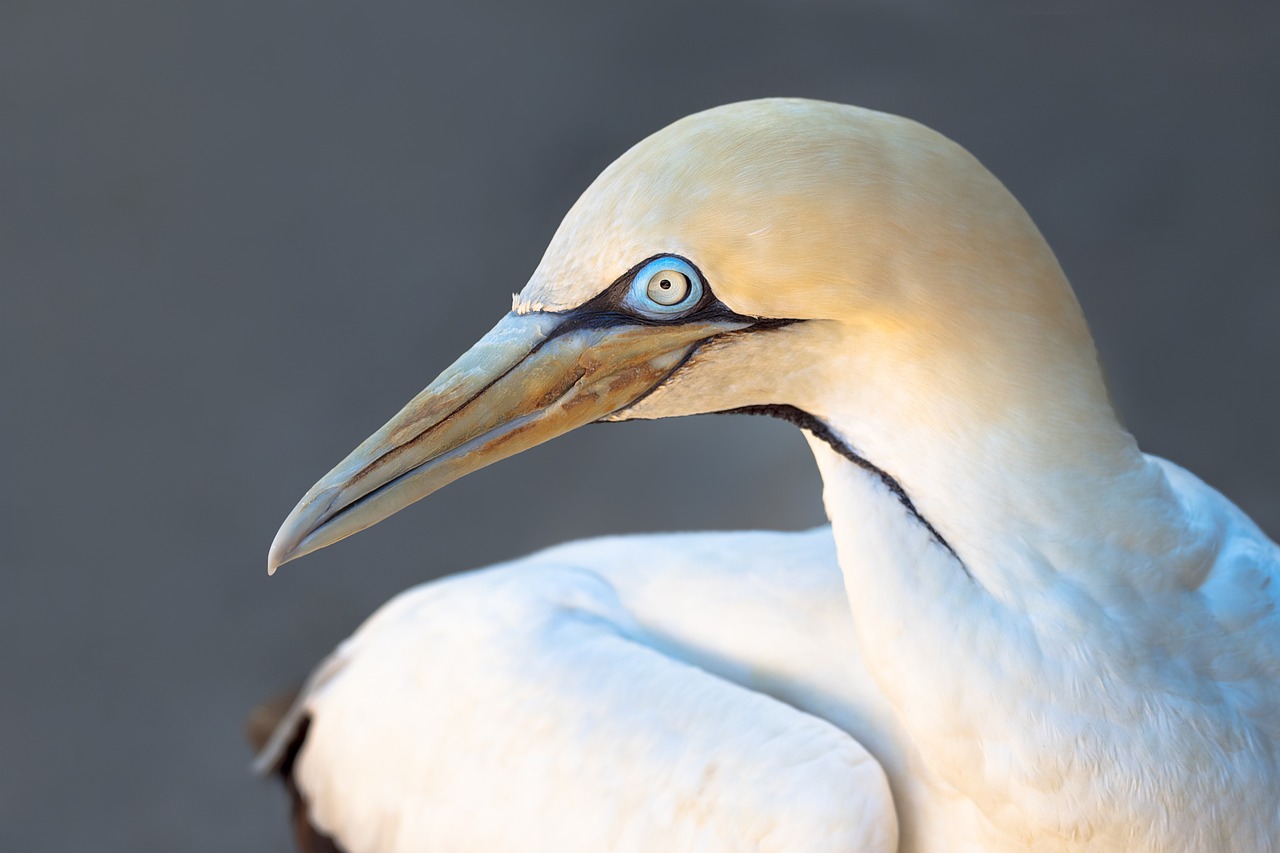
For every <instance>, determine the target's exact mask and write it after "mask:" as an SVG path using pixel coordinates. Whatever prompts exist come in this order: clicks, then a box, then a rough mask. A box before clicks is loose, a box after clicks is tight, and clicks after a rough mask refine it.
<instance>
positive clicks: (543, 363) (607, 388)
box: [267, 313, 749, 574]
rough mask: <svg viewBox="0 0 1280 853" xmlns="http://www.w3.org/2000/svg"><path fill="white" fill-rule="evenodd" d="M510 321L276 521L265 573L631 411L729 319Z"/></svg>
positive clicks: (733, 323)
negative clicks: (468, 478)
mask: <svg viewBox="0 0 1280 853" xmlns="http://www.w3.org/2000/svg"><path fill="white" fill-rule="evenodd" d="M567 322H568V320H567V318H566V317H565V316H564V315H552V314H543V313H533V314H526V315H517V314H508V315H507V316H506V317H504V318H503V319H502V321H501V322H499V323H498V325H496V326H494V327H493V329H492V330H491V331H490V332H489V333H488V334H487V335H485V336H484V337H483V338H481V339H480V341H479V342H478V343H476V345H475V346H473V347H472V348H471V349H470V350H468V351H467V352H466V353H465V354H464V355H463V356H462V357H461V358H460V359H458V360H457V361H456V362H454V364H453V365H452V366H451V367H449V368H448V369H447V370H445V372H444V373H442V374H440V376H439V377H438V378H437V379H436V380H435V381H434V382H432V383H431V384H430V385H429V386H428V387H427V388H426V390H424V391H423V392H422V393H421V394H419V395H418V396H416V397H414V398H413V399H412V400H410V401H409V404H408V405H406V406H405V407H404V408H403V409H401V410H400V413H399V414H397V415H396V416H395V417H394V418H392V419H391V420H390V421H388V422H387V423H386V425H385V426H383V427H382V429H380V430H378V431H377V432H375V433H374V434H373V435H371V436H369V438H367V439H366V440H365V441H364V442H363V443H362V444H361V445H360V446H359V447H357V448H356V449H355V450H354V451H352V452H351V455H349V456H348V457H347V458H346V459H344V460H342V462H340V463H339V464H338V466H337V467H336V468H334V469H333V470H332V471H330V472H329V473H328V474H326V475H325V477H324V479H322V480H321V481H320V482H318V483H316V484H315V485H314V486H312V487H311V490H310V491H309V492H307V494H306V495H305V496H304V497H303V498H302V500H301V501H300V502H299V503H298V505H297V506H296V507H294V509H293V512H291V513H289V517H288V518H287V519H285V522H284V524H283V525H282V526H281V527H280V531H279V532H278V533H277V534H276V538H275V541H274V542H272V543H271V553H270V554H269V556H268V557H267V571H268V573H272V574H274V573H275V570H276V569H277V568H278V567H279V566H281V565H283V564H284V563H287V562H289V561H290V560H296V559H297V558H298V557H301V556H303V555H304V554H309V553H310V552H312V551H315V550H318V549H320V548H324V547H325V546H327V545H332V544H333V543H334V542H337V541H338V540H339V539H344V538H346V537H347V536H350V535H351V534H353V533H358V532H359V531H361V530H364V529H365V528H366V527H371V526H372V525H374V524H377V523H378V522H379V521H382V520H383V519H384V518H387V517H388V516H390V515H392V514H393V513H396V512H398V511H400V510H402V509H404V508H405V507H406V506H408V505H409V504H411V503H413V502H414V501H417V500H420V499H422V498H424V497H426V496H427V495H429V494H431V493H432V492H434V491H436V490H437V489H439V488H441V487H443V486H445V485H447V484H449V483H451V482H453V481H454V480H456V479H458V478H459V477H462V476H464V475H466V474H468V473H470V472H472V471H475V470H477V469H479V468H483V467H484V466H486V465H488V464H490V463H492V462H497V461H498V460H499V459H505V458H506V457H508V456H513V455H515V454H516V453H519V452H520V451H522V450H527V449H528V448H530V447H533V446H534V445H537V444H541V443H542V442H544V441H546V440H548V439H551V438H554V437H555V436H557V435H560V434H561V433H565V432H568V431H569V430H571V429H575V428H576V427H579V426H582V425H583V424H587V423H591V422H592V421H597V420H600V419H601V418H603V417H606V416H608V415H610V414H613V413H614V412H617V411H618V410H620V409H623V408H626V407H627V406H629V405H631V404H632V403H634V402H635V401H636V400H638V399H639V398H640V397H642V396H644V395H645V394H646V393H648V392H649V391H650V390H652V389H653V388H655V387H657V386H658V385H659V384H661V383H662V382H663V381H664V380H665V379H666V378H667V377H668V376H670V375H671V374H672V373H673V372H675V370H677V369H678V368H679V367H680V365H681V364H683V363H684V361H685V360H686V359H687V358H688V356H689V354H690V353H691V352H692V351H693V350H694V349H695V348H696V347H697V346H698V345H699V343H701V342H702V341H704V340H706V339H708V338H711V337H714V336H716V335H718V334H722V333H724V332H730V331H734V330H737V329H742V328H746V326H747V325H749V324H748V323H746V322H741V321H738V320H709V321H705V322H688V323H681V324H675V325H667V326H649V325H612V326H604V327H592V326H591V325H590V324H583V325H580V326H577V327H574V328H570V329H569V330H568V331H560V332H559V333H558V332H557V330H561V329H565V328H569V327H568V326H566V323H567Z"/></svg>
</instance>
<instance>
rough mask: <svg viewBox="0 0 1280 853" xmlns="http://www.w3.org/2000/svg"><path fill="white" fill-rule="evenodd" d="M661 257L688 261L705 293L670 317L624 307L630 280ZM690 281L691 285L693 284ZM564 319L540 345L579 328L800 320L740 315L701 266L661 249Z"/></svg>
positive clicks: (773, 325) (776, 324) (757, 326)
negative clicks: (720, 295)
mask: <svg viewBox="0 0 1280 853" xmlns="http://www.w3.org/2000/svg"><path fill="white" fill-rule="evenodd" d="M659 258H676V259H678V260H680V261H683V262H684V263H686V264H688V265H689V266H690V267H691V268H692V269H693V271H694V273H695V274H696V275H697V276H698V279H699V280H700V281H701V282H702V296H701V297H700V298H699V299H698V302H697V304H696V305H694V306H693V307H692V308H691V309H689V310H688V311H686V312H684V313H681V314H675V315H672V316H669V317H661V316H660V317H650V316H647V315H645V314H639V313H636V312H635V311H632V310H629V309H628V308H626V307H625V305H624V303H623V300H624V299H625V298H626V296H627V293H628V292H629V291H630V290H631V282H632V281H633V280H634V279H635V277H636V275H637V274H638V273H639V272H640V270H641V269H643V268H644V267H646V266H648V265H649V264H651V263H653V262H654V261H656V260H658V259H659ZM692 284H693V283H692V282H690V286H692ZM564 318H565V320H564V322H563V323H561V324H560V325H559V326H557V327H556V328H555V329H554V330H552V332H551V333H550V334H549V335H548V336H547V337H546V338H545V339H544V340H543V341H542V344H539V347H541V346H542V345H543V344H545V343H546V342H547V341H549V340H551V339H553V338H558V337H559V336H561V335H565V334H568V333H569V332H574V331H577V330H578V329H607V328H609V327H611V326H628V325H630V326H675V325H679V324H681V323H702V322H715V321H724V322H737V323H750V324H752V325H751V327H750V328H749V329H744V330H743V331H755V330H764V329H777V328H781V327H782V326H789V325H791V324H792V323H798V322H800V321H799V320H792V319H775V318H772V317H750V316H747V315H745V314H739V313H737V312H736V311H734V310H732V309H731V308H729V306H728V305H725V304H724V303H723V302H721V301H720V300H719V299H717V298H716V295H715V294H714V293H712V291H711V285H710V283H708V281H707V278H706V276H704V275H703V274H702V270H700V269H699V268H698V265H697V264H695V263H694V262H693V261H691V260H689V259H688V258H686V257H683V256H681V255H677V254H675V253H674V252H659V253H658V254H656V255H653V256H651V257H648V258H645V259H644V260H643V261H641V262H640V263H638V264H636V265H635V266H633V267H632V268H631V269H629V270H627V271H626V272H624V273H623V274H622V275H620V276H618V278H616V279H615V280H614V281H613V283H612V284H610V285H609V286H608V287H606V288H605V289H604V291H602V292H601V293H600V294H598V295H597V296H595V297H593V298H591V299H590V300H588V301H586V302H584V303H583V304H582V305H580V306H578V307H577V308H574V309H572V310H570V311H566V312H564Z"/></svg>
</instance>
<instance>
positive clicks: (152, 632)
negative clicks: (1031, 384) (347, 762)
mask: <svg viewBox="0 0 1280 853" xmlns="http://www.w3.org/2000/svg"><path fill="white" fill-rule="evenodd" d="M940 5H941V4H940ZM1184 5H1185V4H1184ZM1271 8H1272V9H1274V8H1275V7H1274V5H1273V6H1271ZM1214 9H1217V11H1213V10H1214ZM1049 11H1050V12H1052V13H1043V14H1039V13H1029V12H1004V13H1000V14H992V15H982V16H971V17H968V18H958V17H946V16H943V15H939V14H935V13H934V12H933V10H932V8H931V4H929V3H925V2H908V3H890V2H882V3H853V2H844V3H837V2H785V0H747V2H711V3H681V2H665V0H664V1H663V2H652V3H648V4H645V5H643V6H632V7H630V8H623V7H620V6H608V7H607V8H606V4H599V3H586V2H583V3H560V4H555V5H548V4H533V3H517V2H512V3H506V4H497V3H487V2H478V3H471V4H452V5H445V4H436V3H426V2H419V3H411V4H409V3H406V4H399V3H394V4H385V5H377V6H376V7H375V6H374V5H372V4H355V3H322V2H217V3H205V4H193V3H182V2H165V3H148V2H115V3H101V2H36V0H29V2H20V1H19V0H9V2H7V3H5V4H4V5H3V6H2V7H0V288H2V289H0V299H2V302H0V379H2V384H0V390H2V391H3V400H4V402H3V406H2V408H0V429H2V434H0V439H3V444H2V447H3V456H2V457H0V459H2V460H3V462H2V465H3V468H2V471H0V476H2V481H0V482H2V483H3V486H4V488H3V489H2V490H0V528H2V534H3V535H2V537H0V549H2V552H0V553H2V560H3V564H2V565H0V678H2V681H0V849H3V850H6V851H17V850H55V851H61V850H68V851H69V850H96V851H151V850H154V851H225V850H272V851H284V850H286V849H287V847H288V841H287V835H286V828H285V818H284V810H283V797H282V796H280V794H279V792H278V791H276V790H275V788H274V786H270V785H267V784H265V783H262V782H260V781H259V780H256V779H254V778H253V777H251V776H250V775H249V770H248V764H249V753H248V750H247V748H246V747H245V745H244V743H243V741H242V737H241V724H242V721H243V719H244V715H245V713H246V711H247V710H248V709H249V707H250V706H251V705H252V704H253V703H254V702H255V701H257V700H259V699H261V698H264V697H266V696H268V695H270V694H272V693H274V692H276V691H278V690H280V689H281V688H284V687H287V686H289V685H291V684H293V683H296V682H297V681H299V680H300V679H301V678H302V677H303V675H304V674H305V673H306V672H307V670H308V668H309V667H310V666H311V664H313V663H314V662H315V661H316V660H317V659H318V658H319V657H321V656H322V655H323V654H325V653H326V652H327V651H328V650H329V649H330V648H331V647H332V646H333V645H334V644H335V643H336V642H338V641H339V640H340V639H341V638H342V637H343V636H345V635H346V634H347V633H348V632H349V631H351V630H352V629H353V628H354V627H355V626H356V624H357V623H358V622H359V621H360V620H361V619H362V618H364V617H365V616H366V615H367V614H368V613H370V612H371V611H372V610H373V609H374V608H375V607H376V606H377V605H378V604H379V603H381V602H382V601H384V600H385V599H387V598H388V597H389V596H391V595H392V594H394V593H395V592H396V591H398V590H400V589H402V588H404V587H406V586H408V585H411V584H414V583H416V582H419V581H422V580H426V579H429V578H432V577H436V576H438V575H440V574H442V573H447V572H453V571H457V570H461V569H466V568H470V567H474V566H477V565H481V564H484V563H486V562H490V561H494V560H500V559H503V558H507V557H511V556H514V555H518V554H520V553H522V552H526V551H528V550H530V549H534V548H538V547H540V546H543V545H547V544H550V543H554V542H557V541H561V540H564V539H566V538H570V537H580V536H586V535H591V534H598V533H605V532H615V531H633V530H663V529H675V528H733V527H753V526H767V527H779V528H798V527H803V526H807V525H812V524H816V523H819V522H820V521H821V520H822V509H821V504H820V501H819V483H818V479H817V476H816V474H815V472H814V469H813V466H812V463H811V461H810V459H809V458H808V453H807V450H806V448H805V447H804V445H803V442H802V440H801V438H800V436H799V434H798V433H796V432H794V431H793V430H792V429H791V428H790V427H788V426H787V425H785V424H782V423H781V422H770V421H765V420H761V419H749V418H702V419H693V420H686V421H682V422H666V423H657V424H635V425H621V426H601V427H592V428H588V429H586V430H583V431H580V432H578V433H576V434H574V435H572V436H570V437H567V438H564V439H560V440H558V441H556V442H553V443H552V444H550V445H547V446H544V447H542V448H539V449H537V450H534V451H531V452H529V453H527V454H525V455H523V456H520V457H518V458H516V459H513V460H511V461H508V462H504V463H502V464H501V465H498V466H496V467H494V468H490V469H487V470H485V471H482V472H480V473H478V474H476V475H474V476H472V477H470V478H468V479H466V480H465V481H463V482H461V483H459V484H457V485H454V486H451V487H450V488H449V489H448V490H447V491H446V492H444V493H442V494H440V495H438V496H436V497H434V498H432V499H430V500H428V501H425V502H424V503H422V504H420V505H418V506H416V507H414V508H413V509H411V510H409V511H406V512H404V513H402V514H401V515H399V516H397V517H396V518H394V519H393V520H391V521H389V522H387V523H385V524H383V525H380V526H379V527H377V528H376V529H374V530H372V531H369V532H367V533H365V534H363V535H361V536H358V537H356V538H354V539H351V540H348V541H347V542H344V543H342V544H340V545H338V546H335V547H333V548H330V549H328V550H326V551H323V552H321V553H318V554H316V555H314V556H310V557H308V558H306V559H305V560H303V561H301V562H299V563H296V564H292V565H289V566H288V567H286V568H285V569H284V570H283V571H282V572H281V573H280V574H279V575H278V576H277V577H275V578H272V579H270V580H268V578H267V576H266V573H265V558H266V552H267V546H268V544H269V543H270V541H271V537H272V534H273V533H274V531H275V529H276V527H277V525H278V524H279V523H280V522H281V521H282V520H283V518H284V516H285V514H286V513H287V512H288V511H289V509H290V508H291V507H292V506H293V504H294V502H295V501H296V500H297V499H298V498H299V497H300V496H301V495H302V493H303V491H304V490H305V489H306V488H307V487H309V486H310V485H311V483H312V482H313V481H315V480H316V479H317V478H318V477H319V476H320V475H321V474H322V473H324V472H325V471H327V470H328V468H329V467H330V466H331V465H332V464H334V463H335V462H336V461H337V460H338V459H340V458H341V457H342V456H343V455H345V454H346V453H347V451H348V450H350V449H351V448H352V447H353V446H354V445H355V444H356V443H357V442H358V441H360V440H361V439H362V438H364V437H365V435H366V434H367V433H369V432H370V431H371V430H372V429H373V428H375V427H376V426H378V425H379V424H381V423H382V422H383V420H384V419H385V418H386V417H387V416H389V415H390V414H391V413H393V412H394V411H395V410H396V409H397V408H398V407H399V406H400V405H401V403H403V402H404V401H405V400H406V399H408V397H409V396H410V395H412V394H413V393H415V392H416V391H417V390H419V389H420V388H421V387H422V386H423V385H424V384H425V383H426V382H427V381H428V380H429V379H431V378H432V377H433V376H434V375H435V374H436V372H438V371H439V370H440V369H441V368H442V367H443V366H444V365H445V364H447V363H448V362H449V361H451V360H452V358H453V357H454V356H455V355H456V354H458V353H459V352H461V351H462V350H463V348H465V347H466V346H467V345H469V344H470V343H471V342H472V341H473V340H474V339H475V338H476V337H477V336H478V335H480V334H481V333H482V332H484V331H485V330H486V329H488V328H489V326H490V325H491V324H492V323H493V322H495V321H496V320H497V318H498V317H499V316H500V315H501V314H502V313H504V312H505V311H506V310H507V308H508V306H509V295H510V293H511V292H512V291H514V290H517V289H519V288H520V287H521V286H522V285H523V283H524V281H525V279H526V277H527V276H528V274H529V273H530V272H531V271H532V269H533V267H534V265H535V264H536V263H537V260H538V258H539V257H540V254H541V251H542V248H543V246H544V244H545V242H546V240H547V239H548V238H549V237H550V235H551V233H552V231H553V229H554V228H555V226H556V224H557V222H558V221H559V218H560V216H561V215H562V214H563V212H564V211H565V210H566V209H567V207H568V206H569V205H570V204H571V203H572V201H573V200H574V198H575V197H576V196H577V194H578V193H579V192H581V191H582V189H583V188H584V187H585V186H586V185H587V183H588V182H589V181H590V180H591V178H592V177H594V176H595V174H596V173H597V172H598V171H599V170H600V169H601V168H602V167H603V166H605V165H606V164H607V163H608V162H609V161H610V160H611V159H612V158H614V157H615V156H617V155H618V154H619V153H621V152H622V151H623V150H624V149H625V148H626V147H627V146H629V145H630V144H631V143H633V142H635V141H637V140H638V139H639V138H641V137H642V136H644V135H646V134H648V133H650V132H652V131H654V130H656V129H658V128H659V127H661V126H663V125H665V124H666V123H668V122H670V121H672V120H674V119H676V118H678V117H680V116H682V115H684V114H686V113H689V112H691V111H694V110H698V109H702V108H705V107H709V106H712V105H715V104H719V103H723V102H727V101H733V100H738V99H743V98H751V97H757V96H762V95H804V96H809V97H817V98H826V99H830V100H835V101H845V102H853V103H858V104H862V105H865V106H870V107H875V108H878V109H883V110H888V111H891V112H896V113H901V114H905V115H908V116H912V117H914V118H917V119H919V120H921V121H924V122H925V123H927V124H930V125H932V126H934V127H935V128H938V129H939V130H941V131H943V132H945V133H947V134H948V135H950V136H952V137H953V138H955V139H957V140H958V141H960V142H961V143H962V144H964V145H965V146H967V147H968V148H969V149H970V150H971V151H973V152H974V153H975V154H976V155H977V156H978V157H979V158H980V159H982V160H983V161H984V162H985V163H986V164H987V165H988V166H989V167H990V168H991V169H992V170H993V171H994V172H995V173H996V174H997V175H999V176H1000V177H1001V178H1002V179H1003V180H1004V181H1005V182H1006V183H1007V184H1008V185H1009V186H1010V187H1011V188H1012V190H1013V191H1014V193H1015V194H1016V195H1017V196H1018V197H1019V198H1020V199H1021V200H1022V201H1023V203H1024V204H1025V205H1026V207H1027V208H1028V209H1029V210H1030V211H1031V214H1032V215H1033V216H1034V217H1035V219H1036V220H1037V221H1038V222H1039V224H1040V226H1041V228H1042V229H1043V230H1044V231H1045V232H1046V234H1047V235H1048V238H1049V240H1050V242H1051V243H1052V244H1053V246H1054V247H1055V248H1056V249H1057V251H1058V253H1059V257H1060V258H1061V260H1062V262H1063V265H1064V266H1065V268H1066V270H1067V273H1068V275H1070V277H1071V278H1072V280H1073V281H1074V283H1075V285H1076V287H1077V289H1078V291H1079V294H1080V297H1081V300H1082V302H1083V303H1084V307H1085V311H1086V313H1087V314H1088V315H1089V317H1090V319H1091V321H1092V324H1093V328H1094V330H1095V332H1096V334H1097V337H1098V340H1099V344H1100V347H1101V349H1102V354H1103V357H1104V360H1105V362H1106V364H1107V365H1108V368H1109V370H1110V375H1111V380H1112V383H1113V385H1114V387H1115V393H1116V397H1117V399H1118V401H1119V404H1120V406H1121V408H1122V410H1123V413H1124V415H1125V416H1126V418H1127V419H1128V421H1129V423H1130V425H1131V426H1132V428H1133V429H1134V431H1135V432H1136V433H1137V435H1138V437H1139V439H1140V440H1141V441H1142V443H1143V444H1144V446H1145V447H1146V448H1147V449H1148V450H1150V451H1153V452H1156V453H1160V454H1164V455H1167V456H1170V457H1172V458H1174V459H1176V460H1178V461H1180V462H1181V463H1183V464H1185V465H1187V466H1189V467H1190V468H1191V469H1192V470H1193V471H1195V472H1197V473H1198V474H1200V475H1201V476H1202V477H1204V478H1205V479H1207V480H1208V481H1209V482H1210V483H1212V484H1214V485H1216V486H1217V487H1219V488H1220V489H1222V490H1223V491H1225V492H1226V493H1227V494H1228V495H1229V496H1231V497H1232V498H1234V499H1235V500H1236V501H1238V502H1239V503H1240V504H1242V505H1243V506H1244V507H1245V508H1246V509H1247V510H1248V511H1249V512H1250V513H1252V514H1253V515H1254V517H1255V518H1256V519H1257V520H1258V521H1259V523H1260V524H1261V525H1262V526H1263V527H1264V528H1266V529H1267V530H1269V531H1270V532H1271V533H1272V534H1273V535H1274V534H1277V533H1280V456H1278V455H1277V454H1276V453H1275V451H1274V450H1273V441H1274V439H1275V436H1276V435H1277V434H1280V402H1278V401H1277V398H1276V395H1275V393H1274V368H1275V366H1276V364H1277V363H1278V360H1280V341H1278V340H1277V337H1276V335H1275V333H1274V329H1275V327H1276V318H1277V317H1278V316H1280V288H1277V286H1276V285H1277V274H1276V268H1277V264H1278V262H1280V239H1277V238H1278V237H1280V201H1278V199H1280V166H1278V165H1277V157H1276V152H1277V151H1280V121H1278V120H1277V105H1278V104H1280V98H1278V95H1280V85H1278V83H1280V50H1277V48H1276V45H1277V36H1278V33H1280V31H1278V30H1277V18H1276V16H1275V15H1274V14H1273V13H1267V14H1268V15H1269V17H1265V18H1264V17H1260V16H1259V15H1258V14H1254V15H1249V16H1244V15H1238V14H1236V13H1234V12H1232V11H1230V10H1227V9H1226V8H1225V6H1218V7H1214V6H1210V5H1209V4H1205V7H1204V10H1202V13H1200V14H1195V15H1191V14H1189V13H1188V14H1183V13H1181V12H1179V13H1177V14H1174V13H1172V12H1170V11H1169V10H1168V9H1166V10H1165V11H1164V12H1162V13H1161V15H1160V16H1159V17H1151V18H1140V17H1136V16H1130V17H1114V16H1104V15H1091V14H1074V13H1071V12H1070V6H1069V4H1068V8H1067V9H1066V12H1067V13H1065V14H1062V12H1063V11H1064V10H1063V9H1061V8H1058V9H1053V8H1051V7H1049ZM744 462H749V463H750V464H743V463H744Z"/></svg>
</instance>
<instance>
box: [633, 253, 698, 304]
mask: <svg viewBox="0 0 1280 853" xmlns="http://www.w3.org/2000/svg"><path fill="white" fill-rule="evenodd" d="M662 273H671V275H668V276H663V275H662ZM686 286H687V290H686V289H685V288H686ZM702 294H703V285H702V276H700V275H698V271H697V270H696V269H694V268H693V264H691V263H689V262H688V261H686V260H684V259H683V258H680V257H677V256H675V255H663V256H661V257H658V258H654V259H653V260H651V261H649V262H648V263H647V264H645V265H644V266H642V267H641V268H640V269H639V270H637V271H636V274H635V275H634V276H632V278H631V287H630V288H629V289H628V291H627V296H626V298H625V299H624V300H623V304H624V305H626V306H627V307H628V308H630V309H632V310H633V311H637V312H639V313H641V314H647V315H649V316H655V317H670V316H673V315H677V314H683V313H685V312H686V311H688V310H689V309H691V308H693V307H694V306H695V305H697V304H698V303H699V302H701V301H702ZM666 300H670V301H666Z"/></svg>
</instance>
